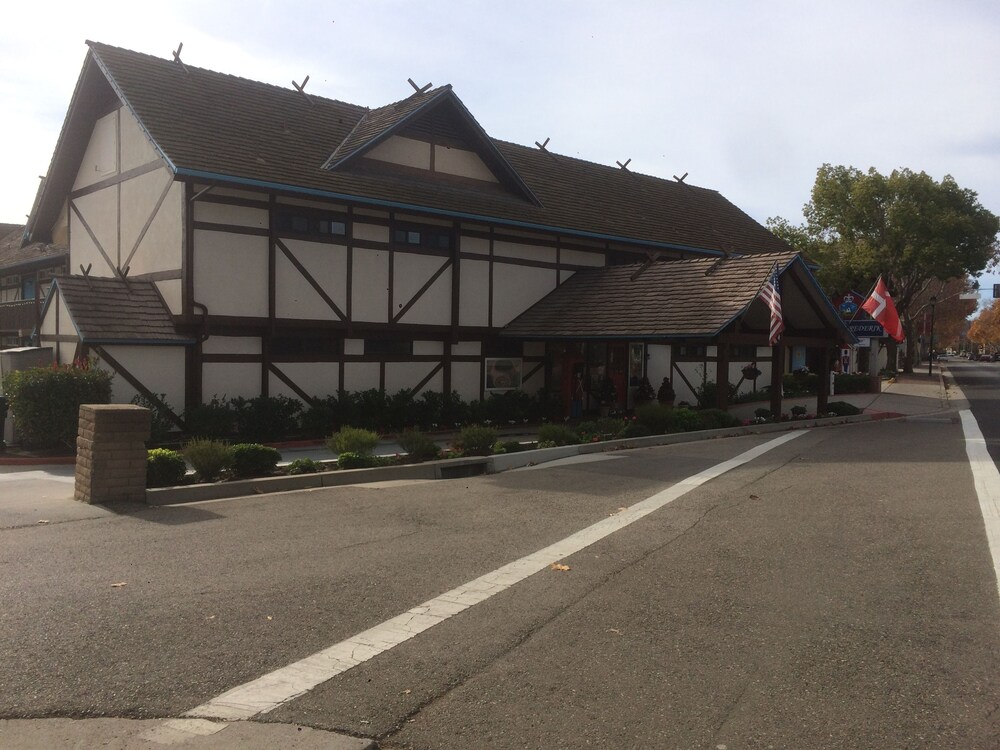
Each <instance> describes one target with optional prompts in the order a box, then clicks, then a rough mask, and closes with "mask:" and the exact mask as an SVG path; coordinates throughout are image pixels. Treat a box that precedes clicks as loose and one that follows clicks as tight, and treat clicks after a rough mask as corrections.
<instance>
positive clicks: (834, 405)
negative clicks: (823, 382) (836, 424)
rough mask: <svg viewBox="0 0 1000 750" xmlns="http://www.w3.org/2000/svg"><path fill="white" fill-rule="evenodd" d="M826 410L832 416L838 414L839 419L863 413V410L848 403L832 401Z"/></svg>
mask: <svg viewBox="0 0 1000 750" xmlns="http://www.w3.org/2000/svg"><path fill="white" fill-rule="evenodd" d="M826 410H827V412H829V413H830V414H836V415H837V416H838V417H850V416H853V415H855V414H860V413H861V409H859V408H858V407H856V406H855V405H854V404H849V403H847V402H846V401H831V402H830V403H829V404H827V405H826Z"/></svg>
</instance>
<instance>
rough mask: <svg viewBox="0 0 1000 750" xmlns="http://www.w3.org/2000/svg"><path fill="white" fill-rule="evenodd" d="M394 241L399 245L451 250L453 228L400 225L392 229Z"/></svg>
mask: <svg viewBox="0 0 1000 750" xmlns="http://www.w3.org/2000/svg"><path fill="white" fill-rule="evenodd" d="M392 241H393V242H394V243H395V244H397V245H410V246H412V247H427V248H432V249H435V250H450V249H451V230H450V229H447V228H445V227H431V226H412V225H410V226H400V227H396V228H394V229H393V230H392Z"/></svg>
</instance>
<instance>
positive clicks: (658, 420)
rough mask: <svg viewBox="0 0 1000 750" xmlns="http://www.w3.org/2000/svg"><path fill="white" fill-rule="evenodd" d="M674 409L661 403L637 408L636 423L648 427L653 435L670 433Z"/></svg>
mask: <svg viewBox="0 0 1000 750" xmlns="http://www.w3.org/2000/svg"><path fill="white" fill-rule="evenodd" d="M673 413H674V409H673V408H672V407H670V406H667V405H665V404H661V403H659V402H653V403H648V404H642V405H640V406H637V407H636V408H635V419H636V422H638V423H639V424H641V425H643V426H645V427H646V429H648V430H649V433H650V434H651V435H662V434H663V433H665V432H669V431H670V424H671V419H672V415H673Z"/></svg>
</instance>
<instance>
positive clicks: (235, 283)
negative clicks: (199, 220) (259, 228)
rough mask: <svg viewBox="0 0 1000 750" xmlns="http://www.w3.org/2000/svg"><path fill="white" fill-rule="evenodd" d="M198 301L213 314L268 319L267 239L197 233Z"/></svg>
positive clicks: (195, 267)
mask: <svg viewBox="0 0 1000 750" xmlns="http://www.w3.org/2000/svg"><path fill="white" fill-rule="evenodd" d="M194 235H195V236H194V298H195V301H197V302H200V303H202V304H205V305H208V309H209V312H210V313H211V314H212V315H245V316H256V317H266V316H267V313H268V304H267V279H268V270H267V238H266V237H251V236H247V235H238V234H230V233H228V232H214V231H207V230H195V233H194Z"/></svg>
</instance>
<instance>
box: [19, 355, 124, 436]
mask: <svg viewBox="0 0 1000 750" xmlns="http://www.w3.org/2000/svg"><path fill="white" fill-rule="evenodd" d="M111 378H112V375H111V373H109V372H107V371H106V370H101V369H99V368H97V367H91V366H90V364H89V363H88V362H86V361H85V360H83V361H80V362H77V363H75V364H73V365H56V364H53V365H52V366H51V367H31V368H29V369H27V370H14V371H13V372H9V373H7V374H6V375H5V376H4V379H3V388H4V392H5V393H6V395H7V399H8V402H9V405H10V410H11V411H12V412H13V413H14V429H15V430H16V431H17V435H18V439H19V440H20V442H21V445H23V446H24V447H25V448H59V447H67V448H74V447H75V446H76V434H77V430H78V428H79V423H80V405H81V404H108V403H111Z"/></svg>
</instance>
